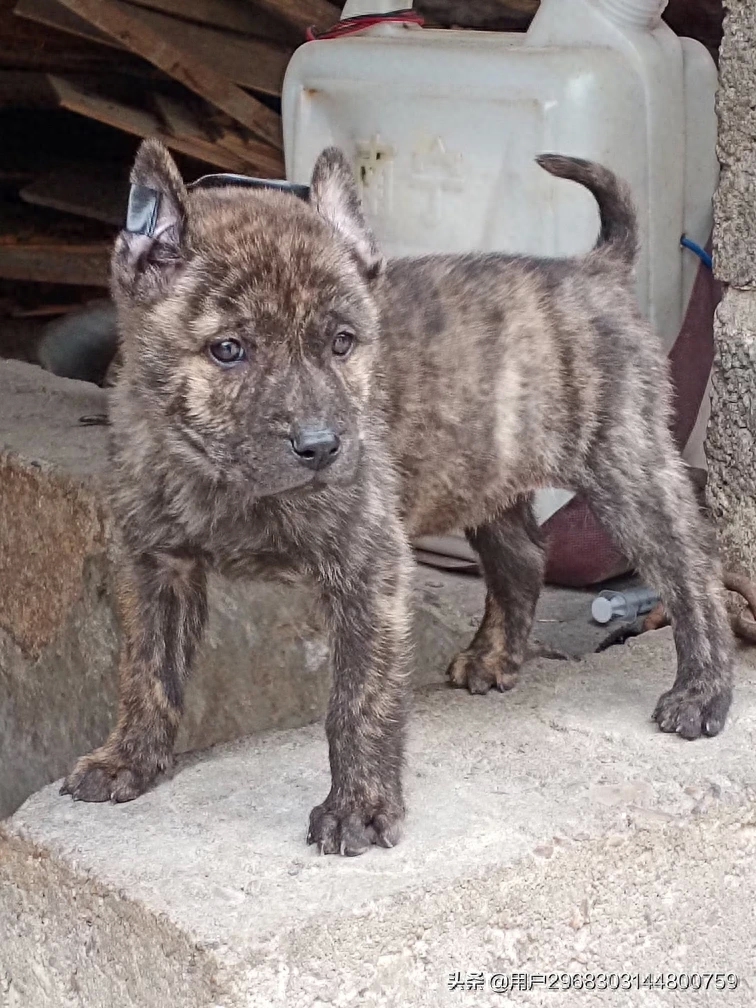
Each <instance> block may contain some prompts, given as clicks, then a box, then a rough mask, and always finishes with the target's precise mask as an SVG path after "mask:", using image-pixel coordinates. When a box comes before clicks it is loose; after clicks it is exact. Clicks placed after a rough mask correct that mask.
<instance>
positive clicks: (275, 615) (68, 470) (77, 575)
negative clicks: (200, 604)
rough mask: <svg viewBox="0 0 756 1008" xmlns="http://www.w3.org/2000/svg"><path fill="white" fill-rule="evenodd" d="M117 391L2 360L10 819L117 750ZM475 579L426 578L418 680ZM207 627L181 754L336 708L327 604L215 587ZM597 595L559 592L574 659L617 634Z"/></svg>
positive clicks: (2, 602)
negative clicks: (113, 439)
mask: <svg viewBox="0 0 756 1008" xmlns="http://www.w3.org/2000/svg"><path fill="white" fill-rule="evenodd" d="M105 408H106V398H105V393H104V392H103V391H102V390H100V389H98V388H96V387H94V386H92V385H87V384H84V383H81V382H74V381H69V380H67V379H62V378H56V377H55V376H53V375H50V374H48V373H47V372H44V371H42V370H41V369H40V368H36V367H32V366H30V365H27V364H21V363H17V362H13V361H5V362H1V363H0V818H2V817H3V816H5V815H9V814H10V813H11V812H12V811H13V810H14V809H15V808H17V807H18V805H19V804H20V803H21V802H22V801H23V800H24V799H25V798H26V797H27V796H28V795H29V794H31V793H32V792H33V791H36V790H37V789H38V788H39V787H41V786H42V785H43V784H46V783H48V782H49V781H51V780H54V779H55V778H56V777H59V776H60V775H61V774H62V773H64V772H65V771H66V770H67V769H68V768H69V767H70V766H71V764H72V762H73V761H74V759H75V758H76V757H77V756H79V755H81V754H82V753H84V752H86V751H88V750H89V749H91V748H92V747H94V746H95V745H98V744H99V743H100V742H102V741H103V740H104V738H105V736H106V734H107V732H108V729H109V728H110V725H111V723H112V721H113V718H114V714H115V706H116V681H117V661H118V642H119V629H118V618H117V612H116V608H115V606H114V604H113V597H114V583H113V582H114V566H115V558H114V556H113V549H112V543H111V538H110V534H109V530H108V521H107V514H106V513H105V511H104V508H103V506H102V502H101V493H100V491H101V485H102V482H103V475H104V473H105V472H106V471H107V455H106V441H107V428H104V427H101V426H84V425H82V424H81V423H80V422H79V419H80V417H82V416H93V415H96V414H100V413H102V412H103V411H104V410H105ZM483 594H484V589H483V585H482V582H481V581H480V580H479V579H478V578H475V577H466V576H454V575H449V574H446V573H444V572H436V571H433V570H428V569H419V570H418V573H417V582H416V593H415V603H416V614H417V615H416V619H415V638H416V647H415V655H416V660H415V682H416V683H418V684H423V683H428V682H433V681H439V680H440V678H441V677H442V676H443V674H444V671H445V668H446V666H447V664H448V662H449V661H450V660H451V658H452V657H453V655H454V653H455V652H456V651H457V650H458V649H459V648H460V647H462V646H464V645H465V644H466V643H467V641H468V639H469V638H470V636H471V635H472V633H473V629H474V627H475V626H476V625H477V623H478V621H479V619H480V614H481V612H482V606H483ZM210 599H211V607H210V609H211V616H210V623H209V627H208V633H207V636H206V640H205V643H204V646H203V648H202V651H201V653H200V656H199V659H198V662H197V672H196V674H195V676H194V677H193V678H192V680H191V682H190V684H189V688H188V693H187V712H186V717H185V720H184V723H183V725H182V729H181V733H180V736H179V740H178V748H179V750H180V751H183V750H187V749H196V748H204V747H206V746H208V745H211V744H214V743H217V742H222V741H228V740H230V739H234V738H238V737H240V736H243V735H248V734H251V733H254V732H259V731H263V730H266V729H269V728H276V727H278V728H283V727H293V726H296V725H301V724H307V723H309V722H311V721H314V720H316V719H317V718H318V717H320V715H321V714H322V711H323V709H324V706H325V701H326V695H327V691H328V661H327V658H328V646H327V641H326V638H325V635H324V633H323V627H322V623H321V620H320V616H319V613H318V612H317V610H316V608H315V605H314V599H313V596H312V594H311V593H310V592H309V591H308V590H307V589H305V588H301V589H293V588H291V587H288V586H284V585H275V584H261V583H254V582H253V583H250V584H239V583H236V584H229V583H227V582H223V581H221V580H219V579H214V580H213V581H212V584H211V593H210ZM589 599H590V596H588V597H586V593H584V592H553V591H552V592H547V593H546V594H545V596H544V599H543V600H542V603H541V607H540V609H539V613H538V617H539V622H538V623H537V624H536V633H537V636H538V637H539V638H540V639H541V640H542V641H543V642H544V643H546V644H549V645H550V646H551V647H557V648H560V649H562V650H563V651H566V652H567V653H569V654H581V653H583V652H584V651H585V650H593V648H594V647H595V646H596V644H597V643H598V641H599V640H600V639H601V638H602V637H603V636H604V634H605V631H604V630H603V629H602V628H600V627H597V626H595V625H594V624H592V623H591V621H590V619H589Z"/></svg>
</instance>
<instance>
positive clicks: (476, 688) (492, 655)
mask: <svg viewBox="0 0 756 1008" xmlns="http://www.w3.org/2000/svg"><path fill="white" fill-rule="evenodd" d="M467 537H468V539H469V540H470V545H471V546H472V547H473V548H474V549H475V550H477V551H478V554H479V556H480V562H481V566H482V568H483V574H484V576H485V579H486V589H487V592H486V610H485V614H484V616H483V622H482V623H481V625H480V627H479V629H478V632H477V633H476V635H475V637H474V639H473V641H472V643H471V644H470V646H469V647H468V648H467V649H466V650H465V651H463V652H462V653H461V654H460V655H458V656H457V657H456V658H455V659H454V661H453V662H452V664H451V666H450V668H449V672H448V676H449V679H450V681H451V684H452V685H453V686H459V687H464V686H466V687H467V689H468V690H469V691H470V692H471V693H487V692H488V691H489V689H491V687H492V686H495V687H496V688H497V689H499V690H502V691H503V690H508V689H511V688H512V687H513V686H514V685H515V683H516V682H517V675H518V672H519V669H520V665H521V664H522V662H523V660H524V658H525V652H526V648H527V644H528V637H529V635H530V629H531V627H532V625H533V616H534V613H535V607H536V602H537V601H538V596H539V594H540V591H541V585H542V583H543V571H544V566H545V557H546V555H545V551H544V546H543V543H542V540H541V533H540V530H539V527H538V523H537V522H536V520H535V517H534V516H533V510H532V498H531V497H521V498H518V500H517V501H516V502H515V503H514V504H513V505H512V506H511V507H509V508H508V509H507V510H506V511H504V512H503V513H502V514H501V515H500V517H498V518H497V519H496V520H495V521H492V522H489V523H488V524H486V525H482V526H481V527H480V528H477V529H473V530H470V531H468V533H467Z"/></svg>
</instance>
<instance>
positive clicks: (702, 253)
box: [680, 235, 711, 269]
mask: <svg viewBox="0 0 756 1008" xmlns="http://www.w3.org/2000/svg"><path fill="white" fill-rule="evenodd" d="M680 244H681V245H682V247H683V248H686V249H690V251H691V252H695V254H696V255H697V256H698V258H699V259H700V260H701V262H702V263H703V264H704V266H707V267H708V268H709V269H711V256H710V255H709V253H708V252H707V251H706V249H702V248H701V246H700V245H696V243H695V242H694V241H691V240H690V238H686V237H685V235H683V236H682V238H681V239H680Z"/></svg>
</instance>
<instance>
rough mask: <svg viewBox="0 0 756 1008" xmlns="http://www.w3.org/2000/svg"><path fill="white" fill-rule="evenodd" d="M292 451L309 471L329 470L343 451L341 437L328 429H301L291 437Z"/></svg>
mask: <svg viewBox="0 0 756 1008" xmlns="http://www.w3.org/2000/svg"><path fill="white" fill-rule="evenodd" d="M291 449H292V451H293V452H294V454H295V455H296V456H297V459H298V460H299V462H301V464H302V465H303V466H306V467H307V468H308V469H314V470H315V471H316V472H319V471H320V470H321V469H327V468H328V466H329V465H331V463H332V462H335V461H336V456H337V455H338V454H339V451H340V450H341V439H340V438H339V435H338V434H337V433H336V432H335V431H332V430H330V429H329V428H327V427H301V428H300V429H299V430H298V431H297V432H296V433H295V434H293V435H292V437H291Z"/></svg>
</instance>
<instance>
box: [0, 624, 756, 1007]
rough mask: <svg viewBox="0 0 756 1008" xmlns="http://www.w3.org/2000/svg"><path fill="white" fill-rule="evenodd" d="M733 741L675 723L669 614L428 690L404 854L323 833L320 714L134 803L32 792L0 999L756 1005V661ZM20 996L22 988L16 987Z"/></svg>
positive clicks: (414, 736)
mask: <svg viewBox="0 0 756 1008" xmlns="http://www.w3.org/2000/svg"><path fill="white" fill-rule="evenodd" d="M739 664H740V668H739V675H738V692H737V698H736V702H735V705H734V709H733V713H732V716H731V720H730V723H729V725H728V727H727V729H726V730H725V732H724V733H723V734H722V735H721V736H719V737H718V738H716V739H707V740H701V741H698V742H695V743H687V742H684V741H683V740H681V739H679V738H677V737H674V736H667V735H662V734H661V733H659V732H658V731H657V730H656V729H655V727H654V726H653V725H652V724H651V723H650V721H649V712H650V710H651V708H652V707H653V704H654V701H655V699H656V696H657V694H658V693H659V691H660V690H662V689H663V688H665V687H667V686H668V684H669V682H670V679H671V676H672V671H673V665H674V652H673V647H672V643H671V637H670V634H669V631H660V632H659V633H656V634H648V635H645V636H644V637H642V638H638V639H636V640H635V641H633V642H631V644H629V645H628V646H626V647H623V648H615V649H612V650H611V651H609V652H606V653H604V654H602V655H596V656H591V657H589V658H586V659H585V660H583V661H582V662H554V661H543V660H540V661H536V662H533V663H531V664H530V665H529V666H528V668H527V671H526V674H525V676H524V680H523V683H522V684H521V686H520V687H519V688H518V689H516V690H514V691H513V692H512V693H509V694H506V695H499V694H496V695H489V696H487V697H471V696H469V695H467V694H465V693H462V692H457V691H452V690H448V689H446V688H442V687H427V688H426V689H425V690H424V691H423V692H422V693H421V694H420V695H419V696H417V697H416V703H415V708H416V709H415V712H414V717H413V722H412V729H411V741H410V746H409V753H408V760H407V773H406V779H407V784H408V802H409V810H410V811H409V816H408V820H407V824H406V834H405V837H404V839H403V841H402V843H401V844H400V845H399V846H398V847H396V848H395V849H394V850H379V849H373V850H371V851H369V852H368V853H367V854H365V855H364V856H362V857H360V858H354V859H342V858H338V857H321V856H319V855H318V854H317V853H316V852H314V851H313V850H312V849H310V848H307V847H306V846H305V844H304V831H305V823H306V817H307V813H308V811H309V808H310V806H311V805H312V804H313V803H315V802H317V801H319V800H321V799H322V797H323V796H324V794H325V793H326V790H327V787H328V776H327V759H326V747H325V740H324V738H323V732H322V729H321V727H320V726H312V727H307V728H300V729H297V730H289V731H284V732H279V733H272V734H270V735H267V736H265V737H263V738H259V739H256V740H248V741H244V742H238V743H234V744H231V745H227V746H221V747H218V748H216V749H214V750H211V751H210V752H207V753H204V754H195V755H192V756H186V757H182V760H181V762H180V765H179V767H178V769H177V771H176V772H175V773H174V774H173V776H172V777H171V779H168V780H163V781H162V782H161V783H159V784H158V786H157V787H155V788H154V789H153V790H151V791H150V792H148V793H147V794H145V795H143V796H142V797H140V798H139V799H137V800H136V801H134V802H132V803H130V804H128V805H125V806H113V805H85V804H83V803H78V804H74V803H73V802H71V801H70V799H68V798H65V799H64V798H61V797H60V796H59V795H58V794H57V790H56V788H55V787H54V786H52V787H48V788H45V789H44V790H43V791H41V792H39V793H38V794H36V795H34V796H33V797H31V798H30V799H29V800H28V801H27V802H26V803H25V804H24V806H23V807H22V808H21V809H20V810H19V811H18V812H17V813H16V815H15V816H14V817H13V818H12V819H10V820H9V821H8V822H7V823H6V824H5V827H4V831H5V840H4V842H1V843H0V1004H2V1005H3V1008H6V1006H12V1008H17V1006H24V1008H26V1006H27V1005H28V1006H34V1008H63V1006H65V1008H131V1006H134V1008H137V1006H138V1008H153V1006H160V1008H164V1006H165V1005H166V1004H171V1005H181V1006H182V1008H183V1006H188V1008H194V1006H198V1008H199V1006H202V1008H241V1006H244V1008H279V1006H281V1008H283V1006H296V1008H316V1006H317V1008H332V1006H333V1008H337V1006H339V1008H341V1006H351V1005H355V1006H358V1005H359V1006H363V1005H367V1006H371V1005H375V1006H391V1008H411V1006H426V1005H427V1006H429V1008H430V1006H436V1005H444V1006H446V1005H448V1006H475V1008H481V1006H483V1008H488V1006H490V1008H493V1006H498V1005H513V1006H514V1005H518V1004H528V1005H554V1006H565V1008H566V1006H570V1008H572V1006H574V1005H588V1006H592V1005H603V1004H607V1003H609V1004H613V1005H615V1004H616V1005H618V1006H636V1005H649V1006H661V1005H665V1006H666V1005H673V1006H677V1005H679V1006H681V1008H682V1006H685V1008H687V1006H689V1005H691V1004H694V1003H700V1004H706V1005H715V1004H716V1005H718V1004H722V1005H728V1006H743V1008H745V1006H749V1008H750V1006H752V1005H753V1004H754V1001H755V1000H756V947H755V946H754V942H753V937H752V936H753V907H754V897H755V896H756V875H754V871H753V862H754V857H756V821H755V820H754V808H753V800H754V795H755V794H756V771H755V770H754V762H753V749H754V742H756V667H755V666H754V658H753V655H752V654H750V655H749V654H748V653H743V654H742V655H741V660H740V663H739ZM456 971H460V972H461V973H462V976H463V978H466V977H467V975H468V974H472V973H476V972H478V973H481V972H482V973H484V974H485V975H486V976H489V975H490V974H494V973H505V974H509V975H510V976H511V974H513V973H522V972H525V973H529V974H549V973H553V972H556V973H563V972H568V973H570V974H575V973H578V974H585V973H588V972H593V973H599V972H605V973H612V972H617V973H630V974H634V973H640V974H641V975H642V976H643V975H646V974H649V973H650V974H654V975H658V974H660V973H665V974H668V973H680V972H685V973H688V974H692V973H704V972H718V971H722V972H732V973H735V974H738V976H739V986H738V988H737V989H736V990H735V991H732V992H728V993H721V994H720V993H716V992H715V991H713V990H711V991H710V992H709V993H705V992H701V993H699V994H697V995H694V994H693V993H692V992H690V991H688V992H686V993H681V992H679V991H673V990H662V989H659V988H656V989H646V990H641V991H637V990H631V991H625V992H623V991H619V992H616V993H608V992H603V993H598V992H590V991H583V992H580V993H577V992H575V991H567V992H564V991H562V992H559V991H545V990H544V989H543V988H535V989H533V990H531V991H530V992H517V993H515V994H513V995H511V996H502V995H498V994H493V993H492V992H491V991H490V989H488V990H483V991H482V992H477V991H474V990H472V989H471V990H454V991H450V990H448V989H447V981H448V975H449V974H450V973H452V972H456ZM3 996H4V998H5V1000H4V1001H3Z"/></svg>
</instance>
